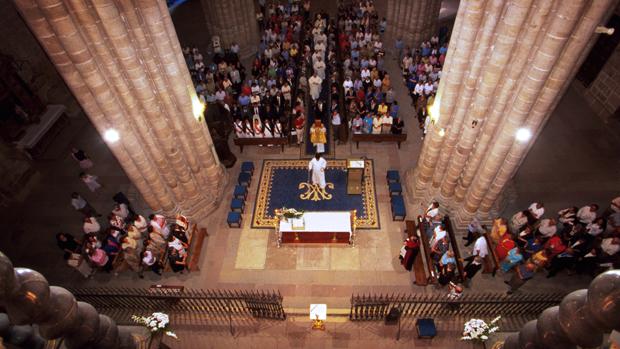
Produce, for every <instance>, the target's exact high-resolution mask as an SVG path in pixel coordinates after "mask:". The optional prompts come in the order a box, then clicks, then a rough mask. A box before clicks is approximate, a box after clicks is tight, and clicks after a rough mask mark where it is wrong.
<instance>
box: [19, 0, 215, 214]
mask: <svg viewBox="0 0 620 349" xmlns="http://www.w3.org/2000/svg"><path fill="white" fill-rule="evenodd" d="M15 2H16V4H17V8H18V10H19V11H20V13H21V14H22V16H23V17H24V19H25V21H26V22H27V23H28V25H29V26H30V28H31V30H32V31H33V33H34V34H35V35H36V37H37V39H38V40H39V41H40V42H41V45H42V46H43V48H44V49H45V50H46V52H47V54H48V55H49V57H50V59H51V60H52V62H53V63H54V65H55V66H56V68H57V69H58V71H59V72H60V74H61V75H62V77H63V78H64V79H65V81H66V82H67V85H68V86H69V88H70V89H71V90H72V92H73V94H74V95H75V96H76V98H77V99H78V101H79V102H80V104H81V105H82V108H83V109H84V110H85V112H86V114H87V115H88V116H89V118H90V120H91V121H92V123H93V124H94V126H95V127H96V128H97V130H98V131H99V133H100V134H103V133H104V132H105V131H106V130H107V129H109V128H115V129H116V130H118V132H119V134H120V140H119V141H118V142H115V143H110V144H109V146H110V149H111V150H112V152H113V153H114V155H115V156H116V157H117V159H118V160H119V162H120V164H121V166H122V167H123V169H124V170H125V172H126V173H127V175H128V176H129V178H130V179H131V180H132V182H133V183H134V184H135V185H136V187H137V188H138V190H139V191H140V193H141V194H142V196H143V197H144V199H145V201H146V202H147V203H148V204H149V206H150V207H151V208H153V209H154V210H156V211H160V212H162V213H164V214H167V215H171V214H175V213H177V212H181V213H184V214H186V215H189V216H191V217H192V218H194V219H200V218H202V217H204V216H205V215H206V213H208V212H209V211H210V210H212V209H213V208H215V207H216V205H217V203H218V201H219V199H220V195H221V192H222V189H223V182H224V173H223V169H222V167H221V165H220V164H219V162H218V159H217V156H216V155H215V153H214V149H213V147H212V142H211V138H210V136H209V133H208V131H207V130H206V127H205V125H204V123H202V122H198V121H197V120H196V119H195V118H194V116H193V113H192V104H191V103H192V102H191V96H192V94H193V93H194V92H193V85H192V84H191V79H190V77H189V72H188V70H187V67H186V65H185V61H184V59H182V55H181V51H180V45H179V43H178V39H177V37H176V33H175V32H174V30H173V28H172V27H171V25H170V24H169V22H170V15H169V13H168V10H167V8H166V7H165V4H162V2H160V1H157V0H142V1H139V2H137V3H136V2H134V1H131V0H117V1H113V0H101V1H96V2H90V1H84V0H67V1H62V0H36V1H35V0H16V1H15Z"/></svg>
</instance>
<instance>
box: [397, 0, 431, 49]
mask: <svg viewBox="0 0 620 349" xmlns="http://www.w3.org/2000/svg"><path fill="white" fill-rule="evenodd" d="M440 9H441V0H388V1H387V16H386V20H387V28H386V34H387V37H388V42H387V43H386V44H390V45H393V44H394V41H395V40H396V39H397V38H399V37H400V38H402V40H403V42H404V43H405V45H411V47H418V46H420V43H421V42H422V41H425V40H428V39H430V38H431V36H433V35H437V19H438V18H439V10H440ZM390 47H391V46H390Z"/></svg>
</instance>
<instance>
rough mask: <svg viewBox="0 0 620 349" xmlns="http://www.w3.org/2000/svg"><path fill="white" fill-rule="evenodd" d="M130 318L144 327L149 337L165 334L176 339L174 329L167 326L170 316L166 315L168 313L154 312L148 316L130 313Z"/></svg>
mask: <svg viewBox="0 0 620 349" xmlns="http://www.w3.org/2000/svg"><path fill="white" fill-rule="evenodd" d="M131 319H132V320H133V321H134V322H136V323H138V324H140V325H143V326H144V327H146V328H147V329H148V330H149V332H150V333H151V337H155V335H160V334H165V335H166V336H169V337H172V338H174V339H178V337H177V335H176V334H175V333H174V331H172V330H171V329H170V328H169V325H170V317H169V316H168V314H165V313H161V312H156V313H153V314H151V315H150V316H137V315H132V316H131Z"/></svg>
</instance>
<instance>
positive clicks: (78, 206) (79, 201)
mask: <svg viewBox="0 0 620 349" xmlns="http://www.w3.org/2000/svg"><path fill="white" fill-rule="evenodd" d="M71 205H72V206H73V208H75V210H76V211H79V212H81V213H82V214H83V215H84V217H94V216H101V215H100V214H99V213H97V210H95V208H94V207H92V206H91V205H90V204H89V203H88V201H86V200H85V199H84V198H83V197H82V196H80V194H78V193H76V192H73V193H71Z"/></svg>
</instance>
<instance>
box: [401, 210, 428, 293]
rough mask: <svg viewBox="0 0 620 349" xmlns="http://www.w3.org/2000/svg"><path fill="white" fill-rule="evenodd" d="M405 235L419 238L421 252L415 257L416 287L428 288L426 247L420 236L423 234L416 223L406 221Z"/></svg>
mask: <svg viewBox="0 0 620 349" xmlns="http://www.w3.org/2000/svg"><path fill="white" fill-rule="evenodd" d="M405 233H406V234H407V237H408V238H410V237H412V236H417V237H418V243H419V244H420V250H419V252H418V255H417V256H416V257H415V260H414V261H413V274H414V276H415V280H414V283H415V284H416V285H420V286H426V285H428V275H429V273H428V270H427V269H426V267H425V266H424V260H423V259H424V258H425V256H426V255H425V254H424V250H425V249H424V246H422V237H421V236H420V235H421V234H420V233H419V231H418V230H417V227H416V224H415V222H414V221H412V220H406V221H405Z"/></svg>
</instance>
